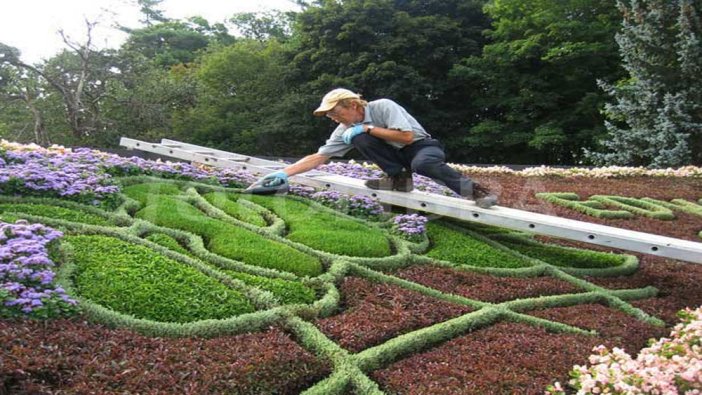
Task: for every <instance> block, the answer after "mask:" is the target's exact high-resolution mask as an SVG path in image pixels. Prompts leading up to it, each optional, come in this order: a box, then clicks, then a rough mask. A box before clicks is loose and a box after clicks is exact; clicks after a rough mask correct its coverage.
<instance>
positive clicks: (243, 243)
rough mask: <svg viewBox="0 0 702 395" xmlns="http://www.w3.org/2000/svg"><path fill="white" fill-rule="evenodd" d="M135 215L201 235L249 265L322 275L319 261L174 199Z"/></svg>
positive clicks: (157, 200)
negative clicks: (208, 215) (211, 216)
mask: <svg viewBox="0 0 702 395" xmlns="http://www.w3.org/2000/svg"><path fill="white" fill-rule="evenodd" d="M135 215H136V217H137V218H140V219H143V220H146V221H149V222H151V223H153V224H155V225H158V226H164V227H169V228H174V229H181V230H185V231H188V232H192V233H194V234H197V235H199V236H201V237H202V238H203V239H204V241H205V243H206V245H207V249H208V250H210V251H212V252H213V253H216V254H219V255H222V256H224V257H227V258H231V259H235V260H239V261H241V262H244V263H246V264H249V265H255V266H261V267H267V268H271V269H276V270H283V271H288V272H291V273H294V274H296V275H299V276H316V275H319V274H320V273H321V272H322V265H321V262H320V261H319V259H317V258H315V257H313V256H310V255H308V254H305V253H303V252H300V251H298V250H296V249H294V248H292V247H290V246H287V245H285V244H282V243H279V242H276V241H273V240H270V239H267V238H264V237H263V236H261V235H259V234H256V233H255V232H252V231H250V230H247V229H243V228H240V227H237V226H233V225H231V224H227V223H224V222H222V221H220V220H216V219H213V218H210V217H207V216H206V215H205V214H204V213H202V212H201V211H200V210H198V209H197V208H195V207H193V206H192V205H190V204H188V203H186V202H184V201H182V200H179V199H176V198H174V197H173V196H164V195H161V196H159V197H158V198H150V200H149V204H148V205H147V206H146V207H145V208H143V209H141V210H139V211H138V212H137V213H136V214H135Z"/></svg>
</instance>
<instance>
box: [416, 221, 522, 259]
mask: <svg viewBox="0 0 702 395" xmlns="http://www.w3.org/2000/svg"><path fill="white" fill-rule="evenodd" d="M427 234H428V235H429V239H430V240H431V243H432V247H431V249H430V250H429V252H428V253H427V254H426V256H428V257H430V258H435V259H440V260H444V261H449V262H453V263H458V264H464V265H470V266H479V267H497V268H518V267H527V266H531V263H530V262H528V261H526V260H524V259H520V258H518V257H516V256H514V255H512V254H510V253H508V252H506V251H503V250H501V249H499V248H496V247H494V246H492V245H490V244H487V243H486V242H484V241H481V240H477V239H475V238H474V237H472V236H470V235H468V234H467V233H465V232H461V231H458V230H456V229H452V228H449V227H448V226H446V225H444V224H441V223H440V222H436V221H433V222H429V223H428V224H427Z"/></svg>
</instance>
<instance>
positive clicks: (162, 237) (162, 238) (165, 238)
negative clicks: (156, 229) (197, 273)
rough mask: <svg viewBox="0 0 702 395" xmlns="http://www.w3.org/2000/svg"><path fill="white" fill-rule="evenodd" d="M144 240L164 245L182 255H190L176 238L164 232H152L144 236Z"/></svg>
mask: <svg viewBox="0 0 702 395" xmlns="http://www.w3.org/2000/svg"><path fill="white" fill-rule="evenodd" d="M146 240H149V241H153V242H154V243H156V244H158V245H160V246H163V247H166V248H168V249H169V250H173V251H175V252H177V253H180V254H183V255H191V254H190V252H189V251H188V250H187V249H185V248H183V246H182V245H180V243H178V240H176V239H174V238H173V237H171V236H169V235H167V234H165V233H152V234H150V235H148V236H146Z"/></svg>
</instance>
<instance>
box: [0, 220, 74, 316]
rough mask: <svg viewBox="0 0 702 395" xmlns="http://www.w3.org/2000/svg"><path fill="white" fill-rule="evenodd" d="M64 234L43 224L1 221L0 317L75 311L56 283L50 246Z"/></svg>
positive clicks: (45, 314) (71, 300) (69, 299)
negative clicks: (49, 250)
mask: <svg viewBox="0 0 702 395" xmlns="http://www.w3.org/2000/svg"><path fill="white" fill-rule="evenodd" d="M61 236H62V233H61V232H59V231H56V230H54V229H51V228H48V227H46V226H44V225H41V224H32V225H29V224H28V223H27V222H26V221H17V223H16V224H8V223H0V317H13V316H23V315H26V316H32V317H37V318H48V317H52V316H56V315H60V314H63V313H70V312H73V311H74V310H75V308H74V306H75V305H76V301H75V300H73V299H71V298H69V297H68V296H67V295H66V292H65V291H64V290H63V288H61V287H56V286H55V284H54V271H53V270H52V269H51V268H52V267H53V266H54V263H53V262H52V261H51V259H49V254H48V250H47V245H48V244H49V243H50V242H51V241H52V240H54V239H56V238H59V237H61Z"/></svg>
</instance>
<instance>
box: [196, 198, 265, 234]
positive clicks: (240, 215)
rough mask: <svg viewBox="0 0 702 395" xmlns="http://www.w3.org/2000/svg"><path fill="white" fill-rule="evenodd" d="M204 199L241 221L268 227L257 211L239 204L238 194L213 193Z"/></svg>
mask: <svg viewBox="0 0 702 395" xmlns="http://www.w3.org/2000/svg"><path fill="white" fill-rule="evenodd" d="M203 197H204V198H205V199H206V200H207V201H208V202H209V203H210V204H211V205H213V206H215V207H217V208H218V209H220V210H222V211H224V212H225V213H227V215H230V216H232V217H234V218H236V219H238V220H240V221H243V222H248V223H250V224H252V225H256V226H266V225H267V224H266V220H265V219H264V218H263V217H262V216H261V214H259V213H258V212H256V211H255V210H253V209H251V208H249V207H246V206H245V205H243V204H237V203H236V201H237V199H238V197H239V195H237V194H226V193H221V192H211V193H208V194H206V195H203Z"/></svg>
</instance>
